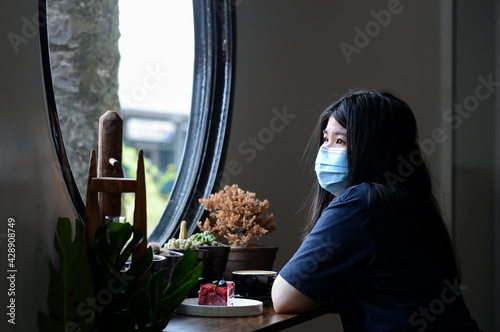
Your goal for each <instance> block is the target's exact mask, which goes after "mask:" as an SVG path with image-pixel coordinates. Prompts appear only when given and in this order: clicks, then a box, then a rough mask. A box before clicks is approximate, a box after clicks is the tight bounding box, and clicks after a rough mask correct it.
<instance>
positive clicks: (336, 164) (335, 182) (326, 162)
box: [314, 146, 347, 196]
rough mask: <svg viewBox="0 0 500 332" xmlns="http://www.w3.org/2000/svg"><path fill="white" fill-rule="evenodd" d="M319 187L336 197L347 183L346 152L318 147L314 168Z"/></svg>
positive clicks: (344, 150) (339, 149)
mask: <svg viewBox="0 0 500 332" xmlns="http://www.w3.org/2000/svg"><path fill="white" fill-rule="evenodd" d="M314 170H315V171H316V175H317V177H318V182H319V185H320V186H321V187H322V188H323V189H325V190H327V191H329V192H331V193H332V194H334V195H335V196H337V195H338V194H340V193H341V192H342V191H343V190H344V189H345V186H346V183H347V151H346V149H341V148H327V147H324V146H322V147H320V148H319V151H318V156H317V157H316V166H315V167H314Z"/></svg>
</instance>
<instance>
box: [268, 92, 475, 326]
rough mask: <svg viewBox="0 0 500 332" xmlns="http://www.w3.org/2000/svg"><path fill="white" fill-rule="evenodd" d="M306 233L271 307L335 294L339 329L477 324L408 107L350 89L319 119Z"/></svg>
mask: <svg viewBox="0 0 500 332" xmlns="http://www.w3.org/2000/svg"><path fill="white" fill-rule="evenodd" d="M318 129H319V130H318V133H317V138H318V143H319V151H318V155H317V158H316V166H315V170H316V173H317V179H318V185H317V189H316V194H315V196H314V197H315V198H314V202H313V204H312V208H311V213H310V219H309V222H308V224H307V226H306V228H305V238H304V241H303V243H302V245H301V247H300V248H299V250H298V251H297V252H296V253H295V255H294V256H293V258H292V259H291V260H290V261H289V262H288V263H287V264H286V265H285V267H284V268H283V269H282V270H281V271H280V274H279V275H278V277H277V279H276V281H275V283H274V285H273V291H272V300H273V304H274V308H275V310H276V312H278V313H286V312H303V311H308V310H311V309H312V308H314V307H315V306H317V305H319V304H322V303H327V302H329V301H332V300H333V301H334V302H335V303H336V306H337V308H338V311H339V313H340V317H341V319H342V324H343V326H344V331H346V332H349V331H355V332H360V331H453V332H457V331H479V329H478V327H477V324H476V323H475V321H473V320H472V319H471V318H470V314H469V311H468V309H467V308H466V306H465V304H464V301H463V297H462V295H461V292H460V286H459V283H460V272H459V267H458V263H457V259H456V257H455V253H454V249H453V246H452V243H451V241H450V237H449V235H448V232H447V229H446V226H445V223H444V221H443V218H442V216H441V213H440V211H439V208H438V204H437V202H436V200H435V198H434V196H433V193H432V185H431V179H430V175H429V171H428V169H427V166H426V164H425V162H424V160H423V156H422V152H421V150H420V148H419V145H418V134H417V124H416V121H415V117H414V116H413V113H412V111H411V109H410V108H409V106H408V105H407V104H406V103H405V102H403V101H401V100H399V99H398V98H396V97H394V96H393V95H391V94H389V93H386V92H375V91H359V92H352V93H349V94H347V95H345V96H344V97H342V98H341V99H340V100H339V101H337V102H336V103H334V104H333V105H332V106H330V107H329V108H328V109H326V110H325V111H324V112H323V114H322V115H321V117H320V121H319V125H318Z"/></svg>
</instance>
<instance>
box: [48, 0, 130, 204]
mask: <svg viewBox="0 0 500 332" xmlns="http://www.w3.org/2000/svg"><path fill="white" fill-rule="evenodd" d="M47 12H48V31H49V45H50V60H51V66H52V81H53V84H54V92H55V97H56V105H57V111H58V114H59V121H60V125H61V132H62V134H63V139H64V144H65V147H66V150H67V155H68V158H69V160H70V163H71V168H72V171H73V175H74V177H75V180H76V183H77V185H78V188H79V189H80V194H81V195H82V197H83V198H84V201H85V194H86V186H87V173H88V162H89V157H90V151H91V149H96V150H97V138H98V137H97V136H98V124H99V117H100V116H101V115H102V114H104V113H105V112H106V111H107V110H114V111H118V112H119V111H120V104H119V100H118V66H119V63H120V53H119V50H118V40H119V38H120V31H119V26H118V23H119V16H118V14H119V11H118V0H100V1H92V0H78V1H77V0H63V1H60V0H57V1H56V0H48V1H47Z"/></svg>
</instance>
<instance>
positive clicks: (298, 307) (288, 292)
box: [271, 275, 321, 314]
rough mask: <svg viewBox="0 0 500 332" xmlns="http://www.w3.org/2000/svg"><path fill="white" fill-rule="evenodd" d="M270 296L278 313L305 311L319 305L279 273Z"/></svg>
mask: <svg viewBox="0 0 500 332" xmlns="http://www.w3.org/2000/svg"><path fill="white" fill-rule="evenodd" d="M271 296H272V300H273V306H274V311H276V312H277V313H278V314H284V313H292V312H293V313H299V312H306V311H309V310H312V309H314V308H316V307H317V306H319V305H321V303H319V302H316V301H314V300H313V299H311V298H310V297H308V296H306V295H304V294H302V293H301V292H300V291H298V290H297V289H296V288H295V287H293V286H292V285H290V284H289V283H288V282H287V281H286V280H285V279H283V278H282V277H281V276H280V275H278V277H277V278H276V280H275V281H274V284H273V289H272V293H271Z"/></svg>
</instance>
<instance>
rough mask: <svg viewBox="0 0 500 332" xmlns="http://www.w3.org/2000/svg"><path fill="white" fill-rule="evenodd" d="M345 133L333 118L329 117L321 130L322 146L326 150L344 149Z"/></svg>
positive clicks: (345, 146)
mask: <svg viewBox="0 0 500 332" xmlns="http://www.w3.org/2000/svg"><path fill="white" fill-rule="evenodd" d="M346 135H347V131H346V130H345V128H344V127H342V126H341V125H340V123H338V122H337V120H335V119H334V118H333V116H331V117H330V119H329V120H328V124H327V125H326V128H325V130H323V145H322V146H325V147H327V148H342V149H346V148H347V145H346V142H347V136H346Z"/></svg>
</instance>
